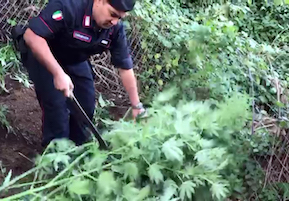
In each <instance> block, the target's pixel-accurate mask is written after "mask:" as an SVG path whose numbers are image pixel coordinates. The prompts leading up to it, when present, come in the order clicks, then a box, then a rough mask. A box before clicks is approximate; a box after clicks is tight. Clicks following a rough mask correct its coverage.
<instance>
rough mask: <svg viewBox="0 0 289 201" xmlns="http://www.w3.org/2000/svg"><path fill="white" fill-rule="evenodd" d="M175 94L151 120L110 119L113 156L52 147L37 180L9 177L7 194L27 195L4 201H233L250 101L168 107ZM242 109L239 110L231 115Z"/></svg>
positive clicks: (157, 105) (90, 147) (156, 107)
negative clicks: (11, 190) (234, 177)
mask: <svg viewBox="0 0 289 201" xmlns="http://www.w3.org/2000/svg"><path fill="white" fill-rule="evenodd" d="M174 91H175V90H174ZM172 92H173V91H167V92H166V93H163V94H161V95H160V96H158V97H157V100H156V101H155V102H154V103H153V109H151V110H150V115H151V117H149V118H148V119H146V121H145V122H139V123H133V122H122V121H119V122H107V123H108V124H109V125H111V129H110V131H108V132H107V133H105V134H104V137H105V139H106V140H107V141H108V142H109V144H110V149H111V150H110V151H101V150H99V148H98V146H97V143H94V142H93V143H89V144H86V145H85V146H83V147H74V146H73V145H72V144H70V143H69V142H68V141H64V140H63V141H56V142H55V143H53V144H50V147H48V149H47V150H46V152H45V153H44V154H43V155H42V156H41V157H39V158H38V159H37V166H36V167H35V168H34V169H32V170H30V171H29V172H27V173H25V176H27V175H28V174H29V173H34V174H35V179H34V180H33V182H32V183H31V182H29V183H27V184H25V183H24V184H17V183H15V182H16V181H17V180H18V178H15V179H12V180H10V176H9V175H10V174H11V173H9V174H8V176H7V177H6V180H5V181H4V183H3V185H2V187H1V188H0V191H1V190H4V189H6V188H7V189H9V188H13V187H14V188H15V187H20V186H21V187H25V189H27V190H26V191H23V192H21V193H19V194H16V195H13V196H11V197H8V198H4V199H3V201H5V200H13V199H24V198H25V199H28V200H33V199H36V198H37V197H43V196H44V197H46V198H47V199H49V200H75V199H78V198H79V196H82V198H83V199H86V198H87V199H92V200H102V201H105V200H158V199H160V200H171V199H174V200H178V199H181V200H191V199H194V200H204V199H214V200H221V199H224V198H226V197H227V196H228V195H229V194H230V193H231V192H232V191H235V190H237V185H238V182H236V183H235V184H234V185H232V184H231V183H230V177H229V176H228V175H227V174H226V171H229V170H230V169H232V168H235V167H236V165H237V162H240V161H239V160H240V159H239V158H238V157H236V155H237V153H236V152H235V151H233V150H235V149H236V148H237V147H239V145H237V144H235V142H236V141H233V139H235V138H236V137H237V136H239V137H241V138H243V137H244V138H246V133H242V132H240V129H241V128H242V127H243V126H244V124H245V121H246V119H247V117H248V109H249V105H248V100H247V97H246V96H243V95H241V94H235V95H234V96H233V97H231V98H228V99H227V100H226V101H224V102H220V103H210V102H209V101H208V102H180V104H178V105H177V106H176V107H173V106H172V105H171V104H167V101H169V99H171V98H173V97H174V95H176V93H175V94H174V93H172ZM235 104H238V105H239V108H238V109H235V110H234V112H231V113H229V114H228V115H226V116H225V115H224V113H226V112H227V111H230V110H231V109H232V106H234V105H235ZM213 108H215V109H213ZM244 114H247V115H244ZM237 118H238V121H236V119H237ZM248 148H249V147H248ZM21 177H24V175H22V176H21ZM40 184H41V185H40ZM239 185H240V183H239ZM235 187H236V189H234V188H235Z"/></svg>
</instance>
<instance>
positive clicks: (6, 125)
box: [0, 104, 13, 133]
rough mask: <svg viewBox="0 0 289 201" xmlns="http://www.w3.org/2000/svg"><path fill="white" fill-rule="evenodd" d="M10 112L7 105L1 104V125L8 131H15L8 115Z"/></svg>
mask: <svg viewBox="0 0 289 201" xmlns="http://www.w3.org/2000/svg"><path fill="white" fill-rule="evenodd" d="M7 113H8V108H7V106H6V105H2V104H0V124H1V127H3V128H6V129H7V131H8V133H11V132H13V128H12V127H11V126H10V123H9V122H8V120H7V118H6V115H7Z"/></svg>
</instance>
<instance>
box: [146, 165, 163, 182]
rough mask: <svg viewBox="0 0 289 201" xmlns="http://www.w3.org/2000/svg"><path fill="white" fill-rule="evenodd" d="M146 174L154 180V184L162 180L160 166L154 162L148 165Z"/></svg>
mask: <svg viewBox="0 0 289 201" xmlns="http://www.w3.org/2000/svg"><path fill="white" fill-rule="evenodd" d="M148 175H149V177H150V179H151V180H152V181H154V182H155V183H156V184H159V183H160V182H162V181H164V176H163V174H162V172H161V167H160V166H159V165H158V164H156V163H154V164H152V165H150V167H149V170H148Z"/></svg>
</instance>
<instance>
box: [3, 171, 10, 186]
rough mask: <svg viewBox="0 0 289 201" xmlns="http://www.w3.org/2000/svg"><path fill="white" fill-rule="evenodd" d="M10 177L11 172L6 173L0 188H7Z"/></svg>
mask: <svg viewBox="0 0 289 201" xmlns="http://www.w3.org/2000/svg"><path fill="white" fill-rule="evenodd" d="M11 176H12V170H10V171H9V172H8V174H7V176H6V177H5V179H4V182H3V184H2V188H5V187H7V186H8V184H9V182H10V180H11Z"/></svg>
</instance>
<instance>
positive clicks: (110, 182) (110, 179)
mask: <svg viewBox="0 0 289 201" xmlns="http://www.w3.org/2000/svg"><path fill="white" fill-rule="evenodd" d="M97 186H98V189H99V191H101V192H102V193H103V194H104V195H108V194H110V193H111V192H112V191H113V189H114V188H115V186H116V181H115V179H114V176H113V173H112V172H111V171H104V172H102V173H100V175H99V177H98V181H97Z"/></svg>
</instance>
